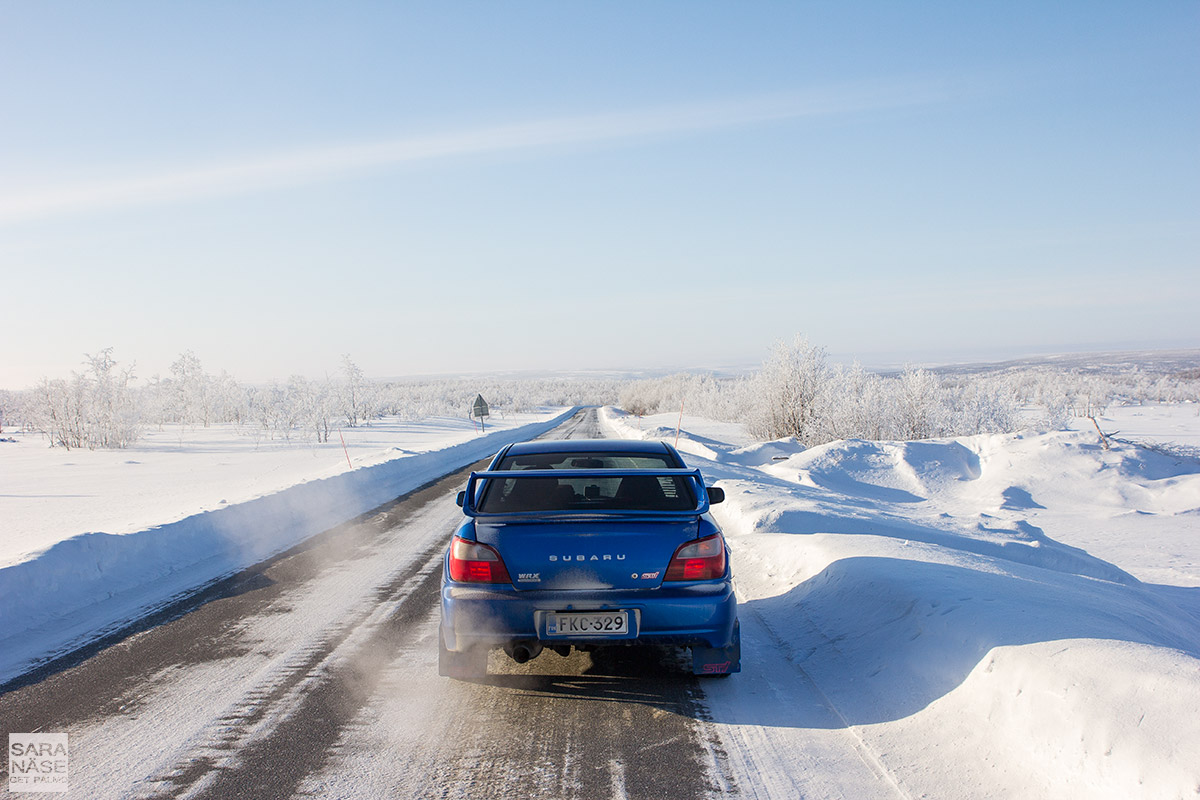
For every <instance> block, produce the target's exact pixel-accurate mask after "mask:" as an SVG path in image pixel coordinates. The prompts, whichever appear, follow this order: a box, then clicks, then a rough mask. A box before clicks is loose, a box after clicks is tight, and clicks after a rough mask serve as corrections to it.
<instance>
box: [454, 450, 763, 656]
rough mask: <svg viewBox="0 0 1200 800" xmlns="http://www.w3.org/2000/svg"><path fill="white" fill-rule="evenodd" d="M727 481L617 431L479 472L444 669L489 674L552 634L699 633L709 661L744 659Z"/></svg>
mask: <svg viewBox="0 0 1200 800" xmlns="http://www.w3.org/2000/svg"><path fill="white" fill-rule="evenodd" d="M723 499H724V492H723V491H722V490H721V489H718V488H709V487H706V486H705V485H704V479H703V478H702V477H701V475H700V471H699V470H693V469H688V468H687V467H686V466H685V465H684V463H683V460H682V459H681V458H680V457H679V453H678V452H677V451H676V450H675V448H673V447H671V446H670V445H668V444H665V443H662V442H644V441H623V440H615V439H595V440H578V439H565V440H556V441H535V442H523V443H521V444H515V445H510V446H509V447H507V448H505V449H504V450H501V451H500V453H498V454H497V455H496V457H495V458H494V459H493V460H492V462H491V464H490V465H489V467H488V469H487V470H486V471H484V472H474V473H472V474H471V477H470V479H469V480H468V481H467V488H466V490H465V491H463V492H460V493H459V495H458V503H459V505H461V506H462V508H463V511H464V512H465V514H466V520H465V521H464V522H463V524H462V525H461V527H459V529H458V531H457V532H456V533H455V534H454V537H453V539H452V540H451V542H450V547H449V548H448V549H447V552H446V558H445V570H444V574H443V578H442V621H441V636H440V637H439V645H440V649H439V658H438V669H439V672H440V673H441V674H442V675H446V676H451V677H456V678H469V677H476V676H481V675H484V674H486V672H487V654H488V651H489V650H491V649H494V648H503V649H504V651H505V652H506V653H507V654H508V655H509V656H510V657H511V658H512V659H513V660H515V661H516V662H518V663H524V662H526V661H528V660H529V659H531V658H535V657H537V655H538V654H539V653H541V652H542V650H543V649H544V648H550V649H552V650H554V651H555V652H557V653H559V654H560V655H568V654H569V653H570V652H571V649H572V648H573V647H574V648H583V649H593V648H596V647H604V646H619V645H674V646H681V647H688V648H690V649H691V653H692V668H693V671H694V672H695V673H696V674H698V675H728V674H730V673H733V672H738V671H740V669H741V666H740V658H741V644H740V639H739V632H738V619H737V599H736V598H735V596H734V591H733V582H732V576H731V571H730V565H729V555H728V548H727V546H726V543H725V538H724V536H723V535H722V534H721V530H720V528H718V527H717V525H716V523H715V522H714V521H713V520H712V518H711V516H710V515H709V514H708V509H709V505H710V504H711V503H719V502H721V501H722V500H723Z"/></svg>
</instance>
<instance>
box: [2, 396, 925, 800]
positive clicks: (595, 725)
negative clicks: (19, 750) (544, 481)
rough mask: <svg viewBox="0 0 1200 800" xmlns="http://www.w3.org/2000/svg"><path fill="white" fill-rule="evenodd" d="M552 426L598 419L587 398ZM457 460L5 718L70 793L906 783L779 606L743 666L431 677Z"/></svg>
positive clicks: (557, 661)
mask: <svg viewBox="0 0 1200 800" xmlns="http://www.w3.org/2000/svg"><path fill="white" fill-rule="evenodd" d="M551 435H552V436H555V437H563V438H571V437H576V438H590V437H596V436H601V435H603V433H602V431H601V429H600V426H599V422H598V420H597V419H596V414H595V411H594V410H593V411H584V412H581V413H580V414H579V415H577V416H576V417H575V418H573V419H572V420H570V421H568V422H567V423H565V424H564V425H563V426H562V427H561V428H559V429H558V430H556V431H555V432H553V433H552V434H551ZM478 466H479V465H476V467H478ZM466 474H467V471H463V472H459V473H456V474H453V475H450V476H447V477H445V478H443V479H442V480H440V481H438V482H436V483H435V484H433V485H430V486H427V487H425V488H423V489H421V490H419V491H416V492H414V493H412V494H410V495H406V496H404V497H401V498H399V499H398V500H397V501H395V502H394V503H392V504H389V505H387V506H384V507H382V508H379V509H377V510H376V511H375V512H373V513H372V514H369V515H366V517H364V518H363V519H360V520H356V521H354V522H352V523H348V524H346V525H343V526H341V527H339V528H336V529H334V530H331V531H328V532H326V533H324V534H321V535H320V536H318V537H315V538H314V539H312V540H310V541H309V542H307V543H305V545H303V546H301V547H298V548H295V549H293V550H292V551H289V552H287V553H284V554H282V555H280V556H277V557H275V558H273V559H271V560H269V561H267V562H264V563H262V564H259V565H257V566H256V567H254V568H251V569H249V570H246V571H245V572H243V573H242V574H240V575H237V576H235V577H234V578H231V579H230V580H228V581H225V582H223V583H221V584H219V585H217V586H214V587H211V588H210V590H209V591H208V592H206V593H205V595H204V596H203V598H201V600H199V601H193V602H191V603H189V604H187V605H186V606H182V607H180V608H177V609H175V610H174V613H170V614H166V615H162V616H161V617H160V618H159V619H155V620H151V621H148V623H147V624H144V625H142V626H140V627H142V628H144V630H141V631H140V632H135V633H129V634H128V635H126V636H125V637H124V638H121V639H119V640H118V641H115V642H110V643H108V645H107V646H106V647H102V648H93V650H94V651H95V652H89V653H83V654H79V655H78V656H77V658H76V659H75V661H77V662H78V663H75V664H74V665H72V666H60V667H59V668H58V669H57V671H48V673H47V674H42V675H38V676H35V677H33V678H30V679H28V680H26V681H25V682H24V683H23V684H18V685H17V688H12V689H10V690H8V691H6V692H5V693H3V694H0V735H3V734H7V733H9V732H30V731H38V732H48V733H56V732H65V733H69V734H70V744H71V758H70V784H71V790H70V792H69V793H68V794H67V795H65V796H66V797H86V798H124V797H134V798H147V797H154V798H158V797H162V798H168V797H169V798H183V797H187V798H291V797H339V798H351V797H353V798H380V797H401V798H404V797H413V798H417V797H420V798H425V797H472V798H484V797H486V798H506V797H511V798H525V797H534V796H537V797H547V798H588V799H589V800H590V799H591V798H604V797H614V798H625V797H628V798H672V799H679V800H683V799H684V798H700V797H714V796H734V797H754V798H766V797H771V798H798V797H815V798H824V797H845V798H876V797H881V798H888V797H904V796H905V795H904V793H903V792H902V791H901V790H900V789H899V788H898V787H897V786H896V784H895V783H894V782H893V780H892V779H891V776H890V775H889V774H888V772H887V771H886V769H885V768H884V767H883V765H882V763H881V761H880V759H879V758H878V757H877V756H876V754H874V753H872V752H871V751H870V749H869V748H868V747H867V746H865V745H864V743H863V742H862V740H861V739H860V738H859V736H858V735H857V734H856V733H855V731H854V729H853V728H850V727H848V726H846V725H845V723H844V721H842V720H841V719H840V717H839V714H838V712H837V710H836V708H834V707H833V705H832V704H831V703H830V702H829V701H828V699H827V698H826V697H825V695H824V694H823V693H822V692H821V690H820V688H819V687H817V686H816V685H815V684H813V682H812V681H811V680H809V679H808V676H807V675H806V674H805V673H804V672H803V669H802V667H800V666H799V661H800V660H801V659H800V658H798V657H797V656H798V655H799V654H794V653H789V652H788V651H787V649H786V647H784V646H782V644H781V642H780V641H779V640H777V639H776V638H775V637H773V636H772V634H771V628H772V625H777V624H779V623H780V621H771V620H763V619H759V618H757V617H755V616H748V615H747V614H743V619H742V631H743V647H744V651H743V670H744V671H743V672H742V674H740V675H736V676H732V677H730V678H725V679H719V680H715V681H702V680H700V679H698V678H695V677H693V676H692V675H690V674H689V673H688V671H687V660H686V658H684V657H682V656H679V655H676V654H674V653H672V652H669V651H665V652H642V651H640V650H638V649H629V650H625V649H615V650H613V651H612V652H610V653H601V654H597V655H595V656H594V657H593V656H589V655H587V654H582V653H574V654H572V655H571V656H570V657H569V658H566V659H564V658H562V657H560V656H558V655H556V654H554V653H551V652H549V651H547V652H545V653H543V654H542V655H541V656H540V657H539V658H537V659H535V660H533V661H531V662H529V663H528V664H525V665H522V666H518V665H517V664H515V663H514V662H512V661H511V660H509V659H508V658H507V657H505V656H504V655H503V654H502V653H493V655H492V659H491V665H490V672H491V674H490V675H489V676H488V678H487V679H485V680H481V681H478V682H475V683H466V682H459V681H453V680H449V679H444V678H440V677H438V675H437V639H436V636H437V624H438V585H439V580H440V574H441V559H442V552H443V549H444V547H445V544H446V541H447V539H448V537H449V535H450V533H451V532H452V531H453V530H454V528H455V526H456V524H457V522H458V520H459V519H460V516H461V512H460V510H459V509H458V508H457V506H455V504H454V500H453V498H454V493H455V492H457V491H458V490H459V489H461V488H462V486H463V484H464V483H465V480H466ZM734 558H735V561H734V566H735V570H736V567H737V562H736V553H735V554H734ZM164 619H165V620H166V621H163V620H164ZM150 623H153V624H150ZM814 635H815V634H814ZM765 709H771V710H770V711H766V710H765ZM3 738H4V739H5V740H7V736H6V735H5V736H3ZM5 766H6V767H7V765H5ZM0 784H7V775H5V776H3V778H0ZM60 796H63V795H60Z"/></svg>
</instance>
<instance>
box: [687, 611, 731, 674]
mask: <svg viewBox="0 0 1200 800" xmlns="http://www.w3.org/2000/svg"><path fill="white" fill-rule="evenodd" d="M741 671H742V625H741V623H740V622H734V623H733V639H732V641H730V643H729V644H728V645H727V646H725V647H693V648H692V673H693V674H695V675H732V674H733V673H735V672H741Z"/></svg>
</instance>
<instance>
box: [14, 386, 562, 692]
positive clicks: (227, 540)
mask: <svg viewBox="0 0 1200 800" xmlns="http://www.w3.org/2000/svg"><path fill="white" fill-rule="evenodd" d="M572 413H574V409H571V410H567V411H565V412H563V413H559V414H557V415H555V416H554V417H553V418H550V419H545V420H543V421H541V422H538V423H533V424H527V425H523V426H520V427H515V428H507V429H501V430H497V431H495V432H492V433H489V434H487V435H484V436H477V437H473V438H471V439H470V440H469V441H466V442H463V443H460V444H457V445H453V446H450V447H445V448H443V449H436V450H431V451H429V452H425V453H418V454H403V455H401V456H400V457H397V458H393V459H392V460H388V461H384V462H383V463H379V464H375V465H372V466H366V467H360V468H357V469H354V470H350V471H345V472H342V473H340V474H336V475H333V476H330V477H326V478H322V479H318V480H310V481H307V482H303V483H299V484H297V485H295V486H292V487H290V488H287V489H284V490H282V491H278V492H274V493H272V494H268V495H265V496H263V497H258V498H256V499H253V500H249V501H247V502H243V503H236V504H233V505H228V506H226V507H223V508H220V509H217V510H212V511H206V512H203V513H199V514H194V515H192V516H188V517H186V518H184V519H181V520H178V521H175V522H171V523H168V524H164V525H159V526H155V527H150V528H146V529H143V530H139V531H136V532H133V533H125V534H110V533H86V534H82V535H78V536H74V537H71V538H69V539H66V540H63V541H60V542H58V543H56V544H54V545H53V546H51V547H49V548H48V549H46V550H45V551H44V552H42V553H40V554H39V555H37V556H36V557H34V558H31V559H29V560H26V561H23V562H21V563H18V564H14V565H11V566H8V567H5V568H3V569H0V630H3V631H4V638H3V639H2V640H0V681H3V680H6V679H8V678H11V677H14V676H16V675H19V674H21V673H23V672H25V671H27V670H28V669H29V668H31V666H33V665H34V664H36V663H38V662H40V661H44V660H45V659H46V658H48V657H50V656H53V655H54V654H57V653H61V652H63V651H64V650H67V649H70V648H72V647H75V646H78V645H79V644H80V643H81V642H83V641H87V640H89V639H93V638H95V637H97V636H99V635H102V634H103V632H104V631H105V630H107V629H111V628H113V627H115V626H119V625H120V624H121V623H123V622H124V621H126V620H128V619H130V618H133V617H136V616H140V615H142V614H145V613H147V612H148V611H150V610H152V609H154V608H156V607H160V606H162V605H163V604H165V603H167V602H169V601H170V600H172V599H174V598H176V597H177V596H179V595H180V594H185V593H188V592H190V591H193V590H194V589H196V588H197V587H199V586H202V585H205V584H207V583H209V582H211V581H213V580H216V579H218V578H221V577H223V576H226V575H229V574H231V573H233V572H235V571H237V570H239V569H243V568H245V567H247V566H249V565H251V564H254V563H257V562H258V561H261V560H263V559H264V558H267V557H269V556H271V555H273V554H275V553H279V552H281V551H283V550H286V549H287V548H289V547H292V546H294V545H295V544H297V543H299V542H301V541H303V540H304V539H307V538H308V537H310V536H312V535H314V534H316V533H320V532H321V531H324V530H327V529H329V528H331V527H333V526H335V525H337V524H339V523H341V522H344V521H346V520H348V519H352V518H354V517H356V516H358V515H360V514H362V513H365V512H367V511H369V510H371V509H372V508H375V507H377V506H379V505H382V504H383V503H385V502H387V501H389V500H391V499H393V498H395V497H396V496H397V495H400V494H403V493H405V492H408V491H411V490H413V489H415V488H417V487H419V486H421V485H423V484H425V483H428V482H429V481H430V480H433V479H435V478H437V477H440V476H441V475H444V474H446V473H447V472H451V471H453V470H455V469H459V468H461V467H463V466H465V465H467V464H470V463H472V462H474V461H478V460H480V459H482V458H486V457H488V456H490V455H492V454H494V453H495V452H496V451H497V450H499V449H500V448H501V447H502V446H504V445H505V444H508V443H509V442H514V441H521V440H524V439H528V438H531V437H534V436H538V435H540V434H541V433H544V432H545V431H547V430H549V429H551V428H553V427H555V426H557V425H558V424H560V423H561V422H562V421H563V420H564V419H566V418H567V417H569V416H570V415H571V414H572Z"/></svg>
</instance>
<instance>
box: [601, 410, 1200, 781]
mask: <svg viewBox="0 0 1200 800" xmlns="http://www.w3.org/2000/svg"><path fill="white" fill-rule="evenodd" d="M604 418H605V420H606V423H607V424H608V425H609V426H610V428H611V429H612V430H613V431H614V433H617V434H618V435H624V436H634V437H641V436H659V437H662V438H665V439H666V440H667V441H674V437H675V435H676V431H675V423H676V419H675V418H674V417H673V416H668V415H663V417H661V418H659V417H648V418H645V419H643V420H637V421H636V422H635V421H634V420H633V419H632V418H630V417H627V416H625V415H623V414H621V413H620V412H616V411H612V410H607V411H606V412H605V417H604ZM656 423H657V424H656ZM664 423H665V424H664ZM679 437H680V438H679V442H678V446H679V449H680V450H681V451H683V452H684V453H685V454H686V455H685V458H686V459H687V460H688V461H689V463H692V464H694V465H696V466H699V467H700V468H701V469H702V470H703V471H704V474H705V475H706V477H708V478H709V479H710V480H718V481H719V485H721V486H722V487H723V488H724V489H725V492H726V497H727V501H726V502H725V503H724V504H722V505H720V506H716V507H715V508H714V513H715V514H716V515H717V516H718V518H719V519H720V521H721V523H722V525H723V527H724V528H725V532H726V535H727V537H728V538H729V540H730V543H731V551H732V559H733V563H734V567H735V570H736V576H737V581H738V593H739V598H740V600H741V601H742V615H743V617H753V618H754V619H755V620H756V621H757V622H761V624H762V626H763V627H764V628H765V629H766V630H767V631H769V632H770V637H771V638H772V640H773V641H772V642H771V643H770V646H771V647H775V648H779V649H780V650H782V651H783V652H785V653H787V655H788V659H789V662H788V663H789V665H790V666H791V667H792V668H793V669H794V670H795V676H794V680H796V681H798V682H802V681H811V682H812V683H814V684H816V685H817V686H818V687H819V688H820V691H821V692H822V694H823V695H824V697H826V698H827V699H828V700H829V703H830V705H831V707H832V708H833V709H836V714H835V715H832V716H831V717H830V719H831V720H832V721H831V722H829V723H828V724H836V725H839V726H841V725H846V726H850V727H852V728H853V729H855V730H856V732H857V734H858V736H859V737H860V739H861V741H862V742H863V743H864V745H865V746H866V747H867V748H868V749H869V750H870V751H871V752H873V753H875V754H878V756H879V759H880V761H881V762H882V763H883V764H884V766H885V767H886V769H887V770H888V771H889V772H890V773H891V774H892V775H894V776H895V778H896V780H897V781H898V784H899V786H900V787H901V788H902V789H903V790H904V791H905V792H907V793H908V794H909V795H910V796H913V797H917V796H934V797H948V796H959V797H965V796H970V797H997V798H1001V797H1085V796H1086V797H1110V798H1135V797H1143V798H1175V797H1196V796H1197V795H1200V557H1198V556H1200V539H1198V537H1200V526H1198V525H1197V519H1198V518H1200V463H1197V462H1196V461H1195V460H1191V459H1187V458H1181V457H1174V456H1169V455H1164V454H1162V453H1158V452H1153V451H1149V450H1146V449H1142V448H1138V447H1134V446H1129V445H1118V446H1117V447H1114V448H1113V449H1111V450H1106V449H1104V448H1103V447H1102V446H1101V445H1100V443H1099V442H1098V441H1097V439H1096V437H1095V435H1094V434H1088V433H1086V432H1059V433H1043V434H1036V433H1024V434H1021V433H1018V434H996V435H983V436H972V437H960V438H952V439H935V440H926V441H916V442H868V441H861V440H850V441H838V442H832V443H829V444H825V445H821V446H818V447H814V448H811V449H807V450H806V449H804V448H803V447H802V446H800V445H799V444H797V443H796V442H795V441H794V440H787V439H785V440H780V441H777V442H768V443H760V444H754V443H750V444H747V443H745V442H744V441H734V442H728V443H723V442H721V441H720V437H719V436H718V435H714V433H713V429H712V428H711V427H709V426H708V425H707V424H706V423H705V422H704V421H702V420H686V421H685V424H684V430H683V431H681V432H680V435H679ZM721 690H722V691H723V692H724V691H734V690H725V689H724V687H722V689H721ZM797 694H800V693H799V692H797ZM718 696H719V695H718ZM740 701H741V702H745V701H746V698H740ZM795 713H796V715H797V719H801V718H805V719H810V718H811V716H812V715H811V714H810V715H807V717H806V716H805V714H804V711H803V710H802V709H797V710H796V712H795ZM783 716H784V717H785V718H786V714H784V715H783ZM744 717H745V714H744V712H742V713H741V716H739V717H737V719H739V720H740V719H744ZM714 719H715V720H716V721H718V722H720V721H722V715H721V713H720V712H719V710H718V712H717V713H716V714H715V715H714ZM771 719H772V720H773V723H774V724H773V726H772V727H770V728H767V729H766V730H759V731H757V732H756V733H755V734H754V735H753V736H752V737H751V736H749V735H747V734H745V732H744V729H745V728H746V726H745V725H744V724H741V725H730V726H727V727H725V728H723V729H722V730H723V731H724V733H723V736H725V737H726V738H727V739H729V740H730V741H729V746H730V747H731V748H735V749H736V747H737V744H736V741H735V740H737V739H738V737H739V736H743V735H745V736H746V738H749V739H751V740H752V741H759V742H761V741H762V740H763V737H766V738H767V739H768V740H782V741H781V743H778V744H777V745H776V746H777V747H780V748H781V749H784V748H786V739H787V730H786V725H781V723H780V714H779V713H776V714H774V715H773V716H772V717H771ZM807 724H811V723H807Z"/></svg>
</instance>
